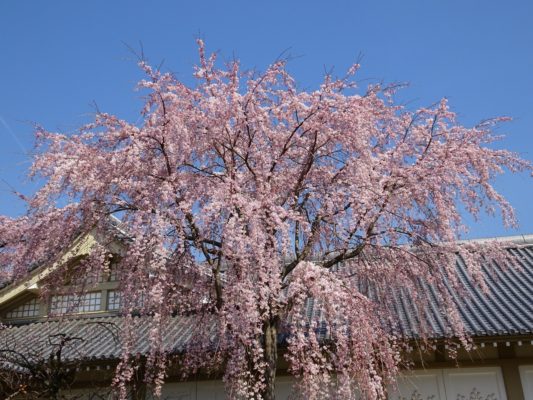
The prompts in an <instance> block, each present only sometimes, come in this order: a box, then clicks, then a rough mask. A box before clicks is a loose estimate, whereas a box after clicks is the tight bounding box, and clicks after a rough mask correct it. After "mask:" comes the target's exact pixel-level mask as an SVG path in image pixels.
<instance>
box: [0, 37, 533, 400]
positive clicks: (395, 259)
mask: <svg viewBox="0 0 533 400" xmlns="http://www.w3.org/2000/svg"><path fill="white" fill-rule="evenodd" d="M199 49H200V63H199V66H198V67H196V68H195V71H194V77H195V79H196V85H195V86H193V87H190V86H187V85H185V84H184V83H182V82H180V81H179V80H178V79H176V78H175V77H174V76H173V75H171V74H167V73H162V72H160V71H158V70H155V69H152V68H151V67H150V66H149V65H147V64H146V63H144V62H141V64H140V65H141V68H142V69H143V70H144V71H145V72H146V79H145V80H143V81H141V82H140V84H139V86H140V88H141V89H143V90H145V91H147V92H148V95H147V98H146V103H145V106H144V108H143V111H142V117H143V118H142V121H141V123H140V124H134V123H130V122H127V121H124V120H121V119H119V118H118V117H116V116H113V115H109V114H105V113H98V114H97V115H96V118H95V121H94V122H93V123H91V124H89V125H87V126H84V127H82V128H81V129H80V130H79V131H78V132H73V133H71V134H60V133H54V132H48V131H46V130H44V129H39V130H38V131H37V145H38V150H39V151H38V153H37V155H36V157H35V159H34V162H33V166H32V168H31V174H32V176H36V177H40V178H42V179H44V184H43V185H42V187H41V188H40V189H39V190H38V191H37V193H36V194H35V195H34V196H33V197H31V198H30V199H28V212H27V215H25V216H23V217H20V218H14V219H10V218H7V217H1V219H0V243H2V245H3V251H2V252H0V265H3V266H4V267H3V269H2V270H1V275H0V277H1V278H2V279H3V280H6V279H19V278H21V277H23V276H24V275H25V274H27V272H28V270H29V269H30V268H32V267H34V266H36V265H41V264H43V263H49V262H51V261H53V260H56V259H57V258H58V257H59V256H60V255H61V254H62V253H63V252H64V251H65V249H67V248H69V246H71V245H72V242H73V240H74V239H75V238H76V237H79V236H80V235H84V234H87V233H89V232H100V234H99V235H97V238H98V241H97V244H96V245H95V246H94V248H93V252H92V254H91V255H90V256H89V257H88V258H87V259H86V260H85V261H84V262H82V263H81V264H80V267H79V268H81V269H83V271H91V273H96V272H98V271H103V270H105V269H109V268H110V266H109V264H110V262H111V263H115V265H114V268H118V270H119V271H120V277H121V289H122V303H123V314H124V318H126V319H127V321H128V324H127V326H129V328H128V329H125V332H123V335H124V340H123V343H124V344H123V350H124V356H123V360H122V362H121V364H120V365H119V367H118V368H117V375H116V378H115V383H116V384H117V386H118V387H119V388H121V389H119V391H121V393H122V396H125V395H126V390H125V387H126V385H127V384H128V382H129V381H130V380H131V378H132V376H133V374H134V371H133V370H132V368H133V367H132V361H133V360H134V358H135V357H136V355H135V354H134V348H135V335H134V332H135V318H133V317H132V313H133V312H134V311H135V312H138V313H140V314H141V315H149V316H151V321H152V325H151V330H150V332H149V337H150V340H151V349H150V352H149V354H147V355H146V363H147V365H146V370H147V371H149V373H148V374H147V375H146V379H147V380H148V381H149V383H152V384H153V385H154V387H155V392H156V394H157V393H159V390H160V387H161V385H162V383H163V382H164V377H165V373H166V369H167V367H168V365H170V364H171V363H173V362H179V365H180V371H182V373H183V374H184V375H185V376H186V375H187V374H190V373H195V372H197V371H199V370H202V371H204V372H205V371H208V372H213V373H222V374H223V379H224V382H225V384H226V389H227V392H228V394H229V397H232V398H248V399H272V398H273V396H274V395H273V388H274V386H275V376H276V366H277V365H278V364H279V361H280V360H278V359H277V357H278V350H280V347H279V346H282V350H283V354H284V357H285V359H286V361H287V362H288V368H289V372H290V373H291V374H293V375H294V376H295V377H296V378H297V382H298V390H299V393H301V394H302V395H303V396H304V397H305V398H307V399H325V398H343V399H349V398H353V397H354V396H355V394H356V393H359V394H362V395H363V397H364V398H366V399H380V398H383V397H384V396H385V394H386V387H387V385H389V384H391V383H393V382H394V377H395V376H396V375H397V373H398V371H399V369H400V368H402V367H403V365H404V364H403V362H404V360H403V358H402V357H403V354H404V353H403V351H402V337H401V336H400V335H399V334H398V330H397V324H398V321H399V317H398V315H396V314H395V312H394V307H393V304H394V302H395V301H396V299H397V296H399V295H403V296H409V297H410V298H411V299H412V301H413V302H414V304H415V305H416V308H417V310H419V319H420V327H419V329H420V336H421V337H422V338H424V337H425V336H426V335H427V334H428V333H429V332H428V330H427V328H428V325H427V323H425V320H424V315H425V314H424V312H423V309H424V305H425V303H426V301H427V295H428V291H425V290H424V285H428V284H430V285H432V286H433V287H434V288H435V296H438V298H439V299H440V302H441V304H442V309H443V311H444V312H446V313H447V315H448V316H449V318H448V324H449V326H448V327H447V329H448V330H449V332H450V335H451V336H454V337H458V338H460V339H461V340H463V342H464V343H467V337H466V334H465V333H464V331H463V327H462V323H461V320H460V317H459V316H458V313H457V310H456V308H455V306H454V302H453V301H452V299H451V298H450V295H449V291H448V290H447V285H451V286H453V287H454V288H456V289H457V290H461V285H462V284H461V281H460V280H459V279H458V278H457V276H456V274H455V271H456V269H455V263H456V257H457V254H460V255H461V256H462V257H463V258H464V259H465V260H466V261H467V262H466V265H467V266H468V270H469V273H470V274H471V275H472V277H473V278H474V279H475V280H476V282H477V283H478V284H479V285H481V286H483V285H484V282H483V278H482V273H481V264H482V263H483V260H484V259H483V257H482V256H481V255H480V250H482V248H481V245H477V244H470V245H460V244H458V243H457V242H456V240H457V238H458V237H459V235H460V234H461V233H462V232H464V230H465V229H466V227H465V226H464V225H463V219H462V215H461V210H466V211H467V212H470V213H471V214H473V215H474V216H476V217H477V216H479V215H481V213H483V212H484V210H486V211H489V212H494V210H499V211H500V213H501V215H502V218H503V222H504V223H505V224H506V225H514V224H515V220H514V215H513V210H512V208H511V206H510V205H509V204H508V203H507V202H506V200H505V199H504V198H503V197H502V196H501V195H500V194H499V193H498V192H497V191H496V190H495V189H494V187H493V186H492V184H491V182H492V180H493V178H494V177H495V176H496V175H497V174H500V173H502V172H503V171H504V170H510V171H519V170H530V169H531V165H530V164H529V163H528V162H526V161H524V160H521V159H520V157H519V156H518V155H516V154H513V153H511V152H509V151H505V150H495V149H494V148H493V147H491V143H492V142H493V141H494V140H496V139H498V138H497V137H496V136H494V134H493V127H494V125H495V124H498V123H499V122H501V121H503V120H504V119H502V118H499V119H494V120H490V121H485V122H482V123H480V124H479V125H477V126H475V127H471V128H469V127H464V126H462V125H460V124H459V123H458V122H457V121H456V116H455V114H454V113H453V112H452V111H450V109H449V107H448V104H447V101H446V100H442V101H441V102H440V103H438V104H437V105H435V106H432V107H428V108H421V109H418V110H415V111H412V110H409V109H407V108H405V107H403V106H401V105H398V104H395V103H394V93H393V90H392V89H390V88H382V87H380V86H372V87H370V88H369V89H368V90H367V91H358V89H357V87H356V84H355V80H354V74H356V71H357V69H358V67H359V66H358V65H354V67H352V68H350V70H349V71H348V74H347V75H346V77H345V78H341V79H337V78H334V77H332V76H326V77H325V79H324V81H323V83H322V84H321V85H320V87H319V88H318V89H316V90H314V91H312V90H301V89H299V87H298V86H297V85H296V83H295V81H294V79H293V78H292V77H291V76H290V75H289V73H288V72H287V70H286V63H285V61H283V60H281V61H277V62H275V63H274V64H272V65H271V66H270V67H269V68H268V69H267V70H266V71H265V72H264V73H262V74H254V73H249V72H241V70H240V67H239V64H238V63H237V62H231V63H229V64H228V65H226V66H225V67H223V68H219V67H218V63H217V61H216V56H215V55H211V56H207V55H206V54H205V51H204V45H203V43H202V42H199ZM65 204H67V205H65ZM113 215H114V216H117V217H119V218H120V220H121V223H120V229H121V231H122V233H121V234H119V231H118V230H116V229H110V218H111V216H113ZM102 232H107V233H106V234H103V233H102ZM119 236H122V237H119ZM117 241H118V242H120V243H122V246H123V249H122V250H121V251H120V254H115V256H114V257H113V258H112V259H110V258H109V256H108V254H107V252H108V251H109V250H108V249H109V246H110V244H111V243H115V242H117ZM490 249H491V251H492V256H494V257H500V259H503V258H502V257H504V255H503V254H504V253H503V252H501V251H500V250H501V246H499V245H497V244H496V245H491V247H490ZM486 251H488V250H487V249H483V252H484V253H483V254H485V255H486ZM110 260H111V261H110ZM84 273H85V272H80V274H81V275H83V274H84ZM50 285H52V286H50V290H51V291H53V283H52V282H50ZM311 301H312V302H314V303H313V304H314V307H313V310H314V311H313V312H314V315H308V313H307V311H308V310H309V309H310V307H309V302H311ZM173 316H182V317H183V318H191V330H192V332H191V338H192V339H191V340H190V341H189V344H188V345H187V346H188V347H187V348H186V349H184V351H183V352H180V354H179V356H178V357H177V358H178V359H176V356H170V355H169V353H168V351H167V350H168V349H165V348H164V339H163V338H164V335H165V329H166V328H165V327H166V326H168V324H169V323H172V318H173ZM193 321H194V322H193ZM426 322H427V321H426ZM169 357H170V358H169Z"/></svg>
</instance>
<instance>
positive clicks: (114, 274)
mask: <svg viewBox="0 0 533 400" xmlns="http://www.w3.org/2000/svg"><path fill="white" fill-rule="evenodd" d="M119 279H120V271H118V268H117V267H116V266H112V267H111V271H110V272H109V282H116V281H118V280H119Z"/></svg>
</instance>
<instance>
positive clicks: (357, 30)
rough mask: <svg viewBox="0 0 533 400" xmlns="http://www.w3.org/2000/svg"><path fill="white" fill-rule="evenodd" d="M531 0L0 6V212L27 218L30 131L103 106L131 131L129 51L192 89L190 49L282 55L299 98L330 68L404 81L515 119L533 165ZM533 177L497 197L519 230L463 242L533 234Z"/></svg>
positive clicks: (134, 113) (515, 131) (430, 95)
mask: <svg viewBox="0 0 533 400" xmlns="http://www.w3.org/2000/svg"><path fill="white" fill-rule="evenodd" d="M532 19H533V2H531V1H528V0H522V1H513V0H509V1H506V2H502V1H490V0H489V1H473V0H470V1H464V0H463V1H454V0H451V1H443V0H441V1H428V0H426V1H422V0H420V1H413V0H404V1H397V0H395V1H393V0H389V1H366V2H363V1H340V0H330V1H327V2H326V1H323V2H320V1H289V0H286V1H268V2H267V1H264V2H259V1H231V2H230V1H227V2H224V1H214V0H204V1H202V2H196V1H194V2H193V1H188V2H186V1H150V2H148V1H100V0H91V1H86V2H73V1H53V2H44V1H42V2H41V1H25V0H19V1H3V2H1V3H0V56H1V64H0V214H7V215H19V214H20V213H22V212H23V204H22V203H21V202H19V201H18V200H17V198H16V197H15V196H13V195H12V194H11V188H16V189H17V190H19V191H21V192H23V193H27V194H28V193H31V191H32V190H33V189H34V187H35V184H32V183H30V182H28V181H27V179H26V177H25V173H26V171H27V168H28V167H29V165H30V157H29V154H30V153H31V151H32V146H33V123H38V124H40V125H42V126H44V127H45V128H46V129H48V130H60V131H63V132H69V131H73V130H74V129H75V128H76V127H78V126H80V125H81V124H83V123H84V122H87V121H89V120H90V119H91V115H92V113H93V111H94V108H93V106H92V105H91V104H92V103H93V102H96V104H97V105H98V107H99V109H100V110H102V111H106V112H111V113H115V114H117V115H118V116H119V117H121V118H126V119H128V120H132V121H135V120H137V118H138V116H139V108H140V104H141V102H140V94H139V93H138V92H135V91H134V87H135V83H136V82H137V81H138V80H139V79H140V78H141V77H142V74H141V73H140V71H139V69H138V68H137V66H136V63H135V57H134V56H133V55H132V54H131V52H130V50H128V46H131V47H133V48H135V49H137V50H139V49H140V45H139V43H140V42H142V46H143V48H144V53H145V55H146V57H147V58H148V60H149V61H150V62H151V63H153V64H156V65H158V64H160V63H161V62H162V61H164V69H167V70H171V71H173V72H175V73H176V74H177V76H178V77H179V78H180V79H183V80H184V81H186V82H191V81H192V80H191V72H192V66H193V65H194V64H195V63H196V60H197V52H196V44H195V39H196V38H197V37H201V38H203V39H204V40H205V41H206V44H207V47H208V49H209V50H219V51H220V52H221V56H222V58H233V57H234V56H235V57H237V58H239V59H240V60H241V62H242V64H243V66H244V67H246V68H253V67H257V68H258V69H264V68H265V66H267V65H268V64H269V63H270V62H271V61H273V60H274V59H275V58H276V57H278V56H279V55H280V54H281V53H282V52H283V51H287V52H288V54H291V55H292V56H294V57H293V60H292V61H291V64H290V70H291V72H292V73H293V74H294V75H295V77H296V78H297V80H298V81H299V83H300V86H301V87H303V88H314V87H316V85H317V84H318V83H319V82H320V80H321V77H322V74H323V71H324V69H325V68H326V69H330V68H331V67H334V68H335V70H336V71H339V73H340V72H342V71H344V70H345V69H346V68H347V67H348V66H349V65H350V64H351V63H353V62H354V61H355V60H356V59H357V58H358V56H359V55H362V56H363V59H362V70H361V73H360V75H359V77H360V79H361V81H362V82H361V83H362V85H366V82H368V81H366V79H368V80H373V81H375V80H378V81H384V82H389V83H390V82H409V84H410V86H409V87H408V88H407V89H404V90H403V91H402V93H401V96H400V98H401V100H402V101H405V102H408V104H409V106H410V107H417V106H423V105H429V104H432V103H434V102H435V101H437V100H439V99H440V98H441V97H444V96H445V97H447V98H448V99H449V102H450V105H451V107H452V109H453V110H454V111H456V112H457V113H458V114H459V116H460V121H461V122H462V123H463V124H466V125H472V124H475V123H476V122H478V121H479V120H481V119H484V118H487V117H494V116H501V115H506V116H511V117H513V118H514V121H513V122H511V123H508V124H506V125H504V126H503V127H502V128H501V129H500V132H501V133H504V134H506V135H507V137H506V139H505V140H504V141H503V142H501V143H500V144H498V147H503V148H508V149H510V150H513V151H517V152H519V153H520V154H521V155H522V156H523V157H524V158H527V159H529V160H533V24H532V23H531V21H532ZM532 183H533V180H532V179H531V178H530V177H528V176H527V175H515V176H511V175H509V174H506V175H505V176H503V177H501V178H499V179H498V180H497V181H496V187H497V188H498V189H499V190H500V191H501V193H503V194H504V196H506V197H507V198H508V199H509V200H510V201H511V203H512V204H513V205H514V206H515V208H516V211H517V215H518V219H519V222H520V228H519V229H518V230H505V229H504V228H503V226H502V223H501V221H500V220H499V219H494V218H491V217H488V216H486V217H484V218H483V221H481V222H478V223H474V222H473V221H471V220H470V219H467V222H468V224H469V225H470V226H471V232H470V233H469V235H468V237H471V238H474V237H486V236H495V235H509V234H517V233H533V211H532V209H533V207H532V206H531V203H533V185H532Z"/></svg>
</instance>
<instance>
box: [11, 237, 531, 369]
mask: <svg viewBox="0 0 533 400" xmlns="http://www.w3.org/2000/svg"><path fill="white" fill-rule="evenodd" d="M509 252H510V253H511V254H512V256H513V259H514V260H515V262H516V264H517V266H518V268H507V269H502V268H496V269H495V271H494V272H495V273H489V271H485V277H486V282H487V284H488V286H489V288H490V292H489V293H484V292H483V291H482V290H481V289H480V288H479V287H478V286H477V285H475V284H473V283H472V281H471V280H470V278H469V277H468V275H467V274H466V271H465V266H464V265H463V263H462V261H461V260H460V259H459V260H458V263H457V266H458V271H459V276H460V279H461V280H462V281H463V283H464V285H465V287H466V290H467V292H468V295H469V296H467V299H466V300H465V301H463V297H464V296H460V295H459V294H458V293H453V291H452V297H453V298H454V299H455V301H456V304H457V306H458V308H459V312H460V315H461V317H462V319H463V321H464V324H465V327H466V330H467V332H468V333H469V334H470V335H472V336H474V337H484V336H485V337H489V336H490V337H494V336H519V335H526V336H527V335H533V244H532V245H528V246H527V247H520V248H514V247H513V248H509ZM426 287H427V286H426ZM427 290H428V291H429V292H430V297H431V299H432V303H431V304H430V306H429V309H428V312H429V321H430V325H431V326H430V327H429V328H430V331H431V332H432V333H431V336H432V337H433V338H442V337H445V336H446V328H445V326H446V323H445V318H444V317H443V315H441V314H440V311H439V310H440V307H438V305H437V304H436V297H435V295H434V293H433V292H432V289H431V288H430V287H427ZM450 291H451V289H450ZM315 305H316V303H315V302H314V301H309V302H308V308H309V310H308V314H307V315H315V313H314V310H313V308H314V307H315ZM395 308H396V312H397V314H398V316H399V318H400V326H399V328H400V331H401V333H402V334H403V335H404V336H405V337H407V338H416V337H418V335H419V326H420V325H419V321H418V318H417V316H416V313H415V312H414V308H413V305H412V304H411V303H410V301H409V299H407V298H405V297H401V298H400V297H398V299H397V301H396V305H395ZM133 320H134V321H135V330H136V333H135V337H136V338H137V344H136V348H135V350H134V353H137V354H147V353H148V351H149V331H150V321H149V317H137V318H134V319H133ZM123 326H124V320H123V318H121V317H119V316H114V317H100V318H78V319H68V318H65V319H63V320H56V321H52V320H50V321H44V322H36V323H32V324H28V325H19V326H13V327H9V328H6V329H3V330H1V331H0V348H2V346H3V347H6V346H7V347H10V348H15V349H17V350H18V351H20V352H31V353H39V354H40V355H41V356H46V355H48V354H49V352H50V351H51V350H52V347H53V346H51V345H50V341H51V339H50V338H52V339H53V340H55V341H57V340H58V336H54V335H60V334H64V335H67V336H69V337H71V338H78V339H75V340H72V341H71V342H70V343H69V344H68V345H67V346H66V347H65V350H64V354H63V357H64V359H66V360H74V359H86V360H94V359H117V358H119V357H120V353H121V345H120V340H119V333H120V330H121V329H123ZM194 326H195V321H194V317H174V318H172V320H171V322H170V323H169V324H168V328H167V329H166V332H165V333H164V340H163V342H164V344H165V345H164V347H165V351H167V352H176V351H179V350H180V349H183V348H184V345H185V344H187V343H190V341H191V340H193V339H192V335H193V327H194ZM54 338H55V339H54Z"/></svg>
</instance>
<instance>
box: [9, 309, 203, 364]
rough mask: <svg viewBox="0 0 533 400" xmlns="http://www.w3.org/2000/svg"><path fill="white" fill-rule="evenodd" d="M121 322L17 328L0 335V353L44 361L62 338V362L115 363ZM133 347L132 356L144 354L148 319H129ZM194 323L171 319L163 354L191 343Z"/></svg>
mask: <svg viewBox="0 0 533 400" xmlns="http://www.w3.org/2000/svg"><path fill="white" fill-rule="evenodd" d="M124 321H125V319H124V318H122V317H118V316H113V317H99V318H98V317H97V318H77V319H63V320H54V321H44V322H35V323H31V324H27V325H17V326H12V327H9V328H6V329H4V330H2V331H0V350H1V349H16V351H17V352H19V353H22V354H27V355H30V356H31V357H33V358H34V359H43V358H47V357H48V356H49V355H50V353H51V352H52V351H54V350H55V349H57V347H54V345H57V344H58V343H59V342H60V341H61V338H62V337H66V338H69V341H68V343H67V344H66V345H65V346H64V347H63V351H62V358H63V360H64V361H73V360H79V359H83V360H87V361H90V360H102V359H118V358H120V354H121V350H122V348H121V340H120V333H121V330H122V329H123V328H124ZM133 326H134V337H136V338H137V343H136V346H135V347H134V349H133V351H132V353H133V354H134V355H135V354H148V352H149V346H150V344H149V343H150V342H149V335H150V328H151V324H150V321H149V317H137V318H133ZM193 326H194V321H193V319H192V318H188V317H179V318H178V317H175V318H172V322H171V323H170V324H169V325H168V329H166V330H165V335H164V339H163V342H164V343H165V351H167V352H177V351H179V350H180V349H183V346H184V344H185V343H187V342H189V341H190V340H191V335H192V331H193Z"/></svg>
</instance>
